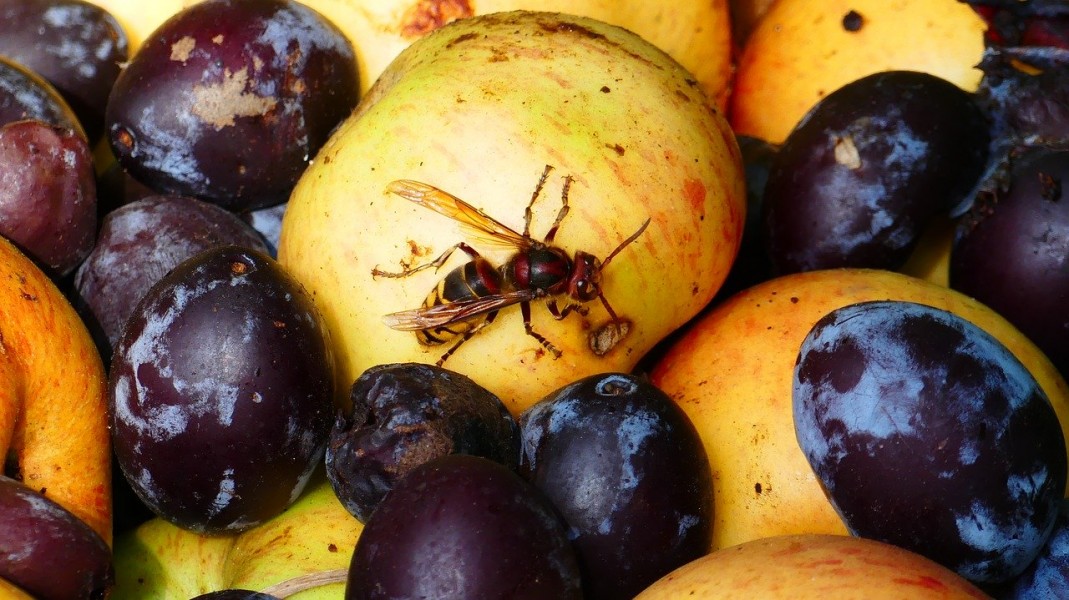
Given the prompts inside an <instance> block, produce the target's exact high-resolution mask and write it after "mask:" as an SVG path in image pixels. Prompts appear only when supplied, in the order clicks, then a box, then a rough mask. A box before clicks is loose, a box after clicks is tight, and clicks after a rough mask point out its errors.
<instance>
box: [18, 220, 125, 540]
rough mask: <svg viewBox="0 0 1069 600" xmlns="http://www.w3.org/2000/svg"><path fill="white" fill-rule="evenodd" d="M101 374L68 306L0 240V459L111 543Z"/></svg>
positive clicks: (93, 350)
mask: <svg viewBox="0 0 1069 600" xmlns="http://www.w3.org/2000/svg"><path fill="white" fill-rule="evenodd" d="M106 412H107V401H106V386H105V376H104V366H103V364H102V362H101V359H100V355H99V354H98V353H97V349H96V346H95V345H94V343H93V340H92V338H91V337H90V335H89V332H88V331H87V330H86V327H85V325H84V324H83V322H82V320H81V319H80V318H79V317H78V314H77V313H76V312H75V310H74V308H73V307H72V306H71V305H70V303H69V302H68V301H67V299H66V298H65V297H64V296H63V294H62V293H61V292H60V291H59V289H58V288H57V287H56V286H55V284H53V283H52V281H51V280H50V279H49V278H48V276H47V275H46V274H45V273H44V272H43V271H41V270H40V269H39V268H38V267H37V266H36V265H35V264H34V263H33V262H32V261H31V260H30V259H29V258H27V257H26V256H25V255H24V254H22V252H21V251H19V250H18V248H16V247H15V246H14V245H13V244H12V243H11V242H9V241H7V240H6V239H3V238H0V456H6V457H9V466H10V468H11V471H12V474H13V475H15V476H16V478H18V479H20V480H21V481H23V482H24V483H25V484H26V485H28V486H29V487H30V488H32V489H34V490H37V491H39V492H41V493H43V494H44V495H45V496H47V497H48V498H50V499H52V500H53V501H55V502H57V503H58V504H60V505H61V506H63V507H64V508H66V509H67V510H69V511H70V512H71V513H73V514H74V515H75V516H77V517H78V518H80V519H82V520H83V521H85V522H86V523H87V524H88V525H89V526H90V527H91V528H92V529H93V530H94V531H96V532H97V533H99V534H100V536H101V537H102V538H104V540H105V541H106V542H108V543H109V544H110V542H111V536H112V530H111V441H110V436H109V433H108V424H107V414H106Z"/></svg>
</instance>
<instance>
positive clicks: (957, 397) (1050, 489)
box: [793, 301, 1066, 584]
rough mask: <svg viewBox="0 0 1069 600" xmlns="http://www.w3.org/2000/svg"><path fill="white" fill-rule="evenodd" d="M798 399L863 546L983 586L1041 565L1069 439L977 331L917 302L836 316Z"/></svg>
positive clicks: (1025, 377)
mask: <svg viewBox="0 0 1069 600" xmlns="http://www.w3.org/2000/svg"><path fill="white" fill-rule="evenodd" d="M793 402H794V422H795V432H796V434H797V438H798V443H799V446H800V447H801V449H802V451H803V452H804V453H805V455H806V458H807V459H808V460H809V464H810V465H811V466H812V468H813V471H814V472H815V474H816V475H817V478H818V479H819V481H820V483H821V485H823V487H824V489H825V492H826V493H827V495H828V498H829V500H830V501H831V503H832V504H833V505H834V507H835V508H836V510H837V511H838V512H839V514H840V515H841V516H842V518H843V522H844V523H845V524H846V526H847V528H848V529H849V530H850V531H851V532H852V533H853V534H854V535H858V536H862V537H867V538H874V539H877V540H881V541H885V542H890V543H892V544H895V545H898V546H901V547H904V548H906V549H909V550H913V551H915V552H918V553H920V554H922V555H925V556H928V557H929V558H931V559H933V560H935V561H937V562H939V563H941V564H943V565H945V566H947V567H949V568H951V569H953V570H955V571H957V572H958V573H959V574H961V575H962V576H964V577H966V578H968V579H970V580H972V581H974V582H977V583H980V584H994V583H1000V582H1005V581H1008V580H1010V579H1012V578H1014V577H1016V576H1017V575H1019V574H1020V573H1021V572H1023V571H1024V569H1025V568H1027V567H1028V565H1029V563H1031V562H1032V560H1033V559H1035V557H1036V556H1037V555H1038V554H1039V552H1040V549H1041V548H1042V547H1043V544H1044V543H1045V542H1046V540H1047V537H1048V536H1049V534H1050V532H1051V530H1052V528H1053V526H1054V519H1055V517H1056V515H1057V513H1058V506H1059V503H1060V502H1061V498H1062V496H1063V494H1064V491H1065V484H1066V449H1065V440H1064V438H1063V436H1062V431H1061V427H1060V426H1059V423H1058V418H1057V416H1056V415H1055V413H1054V409H1053V408H1052V407H1051V404H1050V402H1049V401H1048V400H1047V398H1046V396H1045V395H1044V393H1043V391H1042V390H1041V389H1040V388H1039V386H1038V384H1037V383H1036V381H1035V379H1034V378H1033V377H1032V375H1031V374H1030V373H1029V372H1028V370H1027V369H1026V368H1025V367H1024V366H1023V365H1022V364H1021V363H1020V362H1019V361H1018V360H1017V359H1016V358H1015V357H1014V356H1013V355H1012V354H1011V353H1010V352H1009V350H1007V349H1006V348H1005V346H1003V345H1002V344H1001V343H1000V342H998V341H997V340H996V339H995V338H993V337H992V336H990V335H989V334H987V333H986V332H984V331H983V330H981V329H980V328H979V327H977V326H975V325H973V324H972V323H970V322H968V321H966V320H964V319H962V318H960V317H958V316H957V315H954V314H952V313H949V312H947V311H943V310H939V309H935V308H932V307H929V306H924V305H920V304H915V303H910V302H899V301H877V302H864V303H859V304H854V305H849V306H846V307H843V308H840V309H838V310H835V311H832V312H831V313H829V314H827V315H826V316H825V317H823V318H822V319H820V320H819V321H818V322H817V323H816V325H814V327H813V328H812V330H811V331H810V332H809V334H808V335H807V337H806V338H805V340H804V342H803V343H802V346H801V349H800V352H799V354H798V361H797V364H796V366H795V371H794V389H793Z"/></svg>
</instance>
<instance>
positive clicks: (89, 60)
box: [0, 0, 129, 140]
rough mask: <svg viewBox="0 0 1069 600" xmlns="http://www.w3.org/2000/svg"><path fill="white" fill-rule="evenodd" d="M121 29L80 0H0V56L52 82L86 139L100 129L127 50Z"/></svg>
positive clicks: (93, 6)
mask: <svg viewBox="0 0 1069 600" xmlns="http://www.w3.org/2000/svg"><path fill="white" fill-rule="evenodd" d="M128 53H129V51H128V46H127V40H126V33H125V32H123V30H122V27H120V26H119V23H118V22H117V21H116V20H115V18H114V17H113V16H112V15H111V14H109V13H108V12H107V11H106V10H105V9H103V8H101V7H99V6H97V5H95V4H91V3H89V2H84V1H83V0H0V56H4V57H6V58H9V59H11V60H13V61H15V62H17V63H19V64H21V65H23V66H25V67H26V68H28V69H29V70H31V71H33V72H34V73H37V74H38V75H40V76H41V77H43V78H44V79H45V80H47V81H48V82H49V83H51V84H52V86H53V87H55V88H56V90H58V91H59V93H60V94H62V95H63V98H64V99H65V100H66V101H67V104H68V105H70V107H71V109H72V110H73V111H74V113H75V114H76V115H77V116H78V120H79V122H81V124H82V126H83V127H84V128H85V131H86V133H87V134H88V136H89V139H90V140H96V139H97V138H99V136H100V134H101V133H103V131H104V108H105V107H106V106H107V103H108V94H109V93H110V92H111V87H112V85H113V84H114V83H115V79H116V78H117V77H118V76H119V70H120V69H121V65H122V64H123V63H125V62H126V60H127V58H129V56H128Z"/></svg>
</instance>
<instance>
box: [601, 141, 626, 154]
mask: <svg viewBox="0 0 1069 600" xmlns="http://www.w3.org/2000/svg"><path fill="white" fill-rule="evenodd" d="M605 147H606V148H608V149H610V150H612V151H613V152H615V153H616V155H617V156H623V155H624V152H625V150H624V147H623V146H621V145H620V144H605Z"/></svg>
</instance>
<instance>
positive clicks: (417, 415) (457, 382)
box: [326, 363, 520, 522]
mask: <svg viewBox="0 0 1069 600" xmlns="http://www.w3.org/2000/svg"><path fill="white" fill-rule="evenodd" d="M350 398H351V399H352V404H353V408H352V412H351V413H350V414H349V415H348V416H341V415H339V417H338V418H337V419H336V420H335V422H334V427H333V428H332V429H331V432H330V441H329V442H328V444H327V453H326V468H327V478H328V479H329V480H330V483H331V486H332V487H333V489H334V492H335V493H336V494H337V495H338V498H339V499H340V500H341V501H342V503H343V504H344V505H345V507H346V509H347V510H348V511H349V512H350V513H352V514H353V516H355V517H356V518H358V519H360V521H361V522H366V521H367V519H368V518H369V517H370V516H371V513H372V512H373V511H374V510H375V507H376V506H377V505H378V503H379V502H380V501H381V500H382V498H383V496H385V495H386V494H388V493H389V491H390V490H391V489H392V488H393V486H394V485H396V484H397V482H398V481H400V480H401V479H403V478H404V476H405V475H407V474H408V473H409V472H410V471H411V470H412V469H414V468H416V467H417V466H419V465H421V464H423V463H424V462H427V461H429V460H431V459H433V458H437V457H439V456H445V455H447V454H471V455H474V456H484V457H486V458H489V459H491V460H494V461H496V462H499V463H501V464H503V465H505V466H506V467H509V468H510V469H515V468H516V467H517V466H518V465H519V462H520V427H519V425H518V424H517V423H516V420H515V419H513V417H512V415H511V414H510V413H509V411H508V408H506V407H505V404H504V403H503V402H501V399H500V398H498V397H497V396H495V395H493V394H491V393H490V392H488V391H487V390H486V389H485V388H483V387H482V386H480V385H479V384H477V383H475V382H474V381H472V380H471V379H470V378H468V377H466V376H464V375H461V374H460V373H455V372H452V371H449V370H447V369H444V368H442V367H436V366H433V365H424V364H421V363H402V364H387V365H377V366H374V367H371V368H370V369H368V370H367V371H364V372H363V373H362V374H361V375H360V377H358V378H357V380H356V382H355V383H353V386H352V391H351V393H350Z"/></svg>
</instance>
